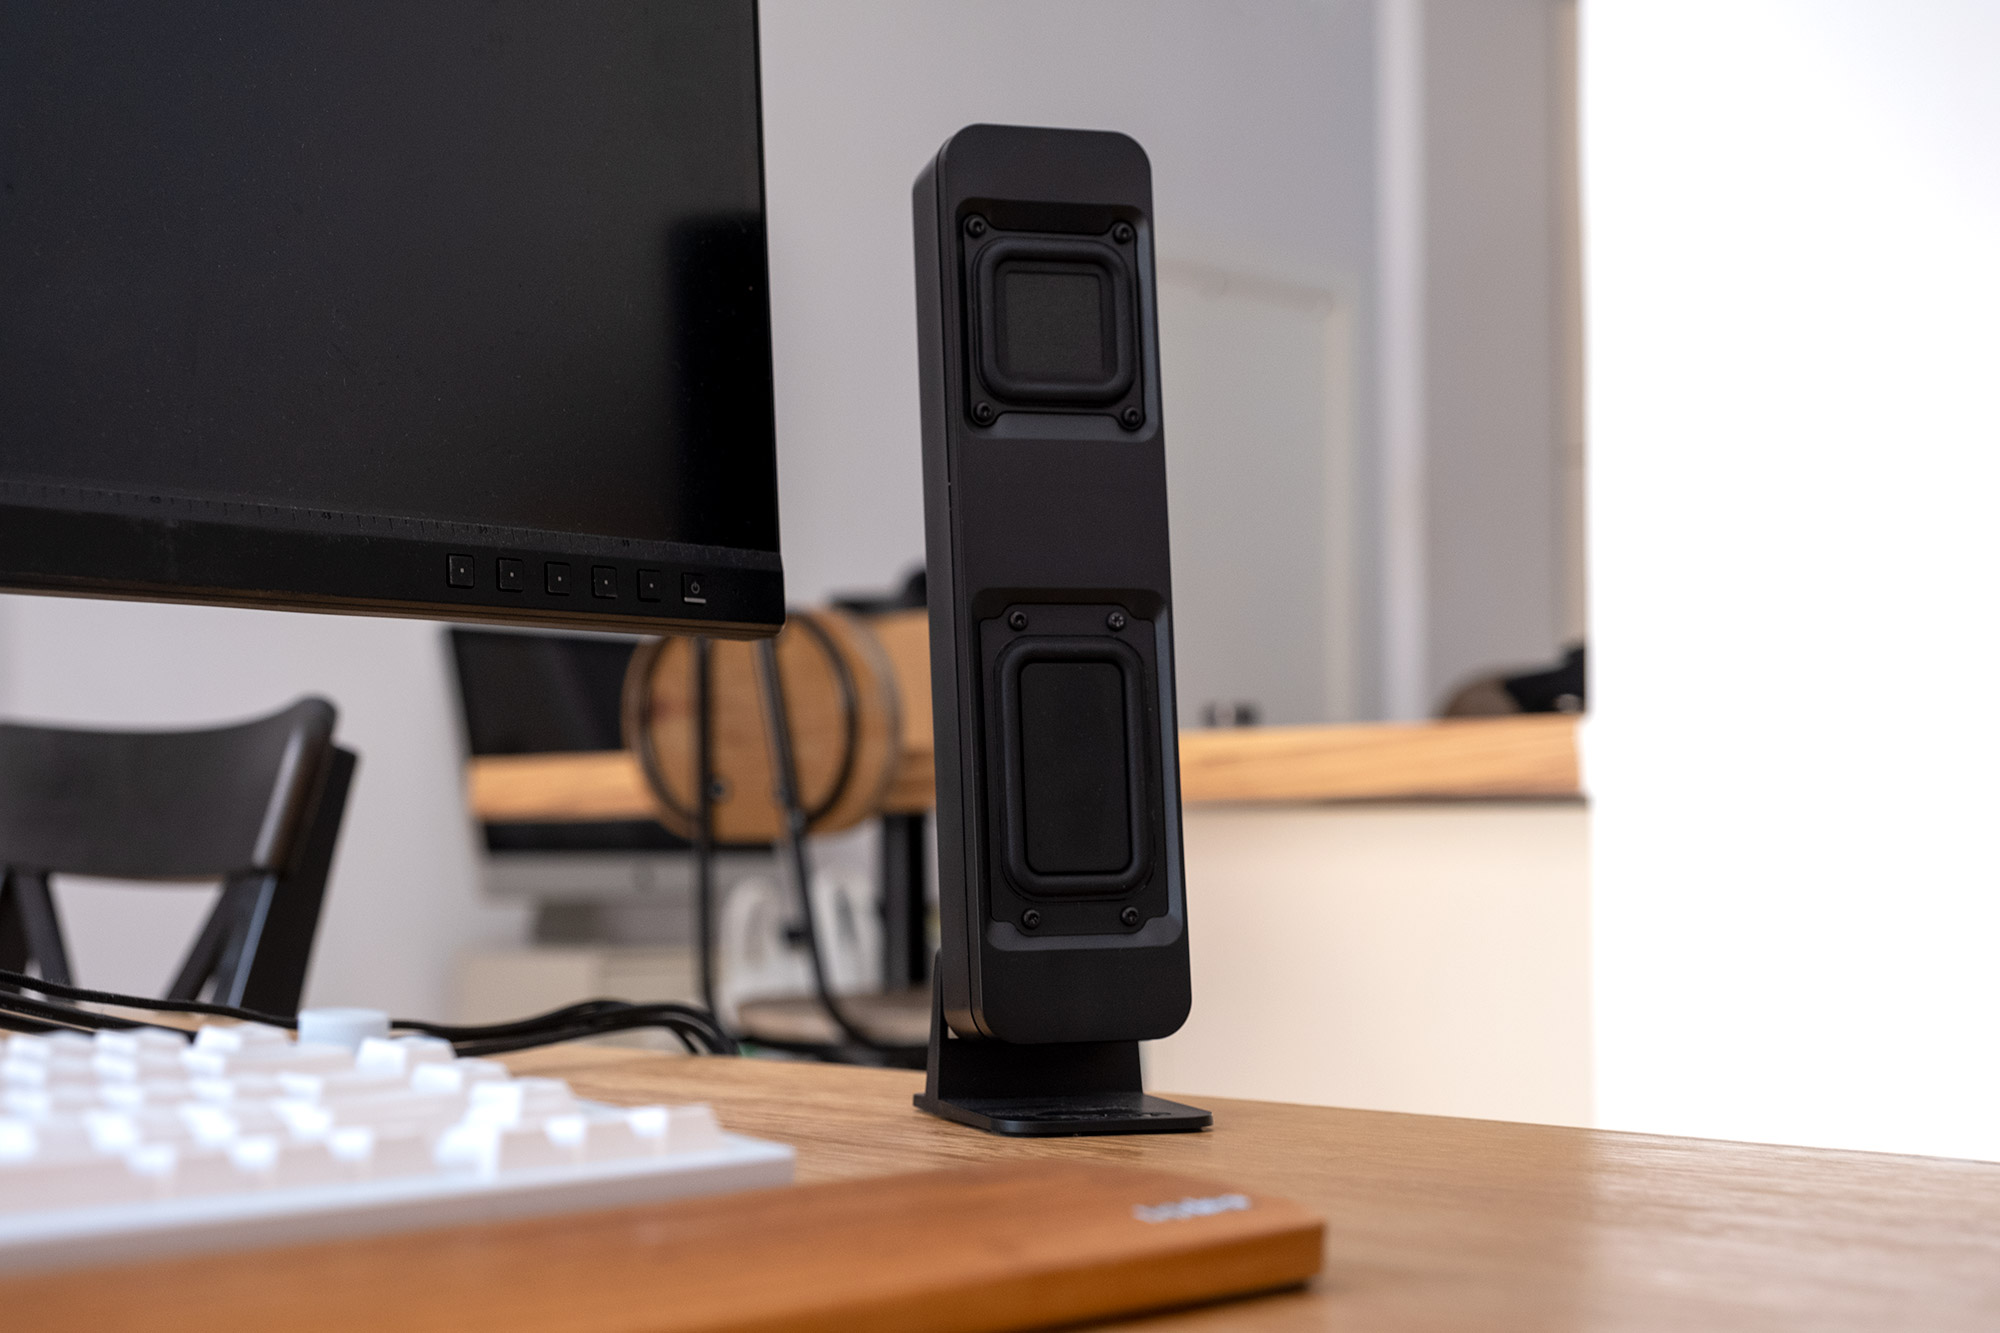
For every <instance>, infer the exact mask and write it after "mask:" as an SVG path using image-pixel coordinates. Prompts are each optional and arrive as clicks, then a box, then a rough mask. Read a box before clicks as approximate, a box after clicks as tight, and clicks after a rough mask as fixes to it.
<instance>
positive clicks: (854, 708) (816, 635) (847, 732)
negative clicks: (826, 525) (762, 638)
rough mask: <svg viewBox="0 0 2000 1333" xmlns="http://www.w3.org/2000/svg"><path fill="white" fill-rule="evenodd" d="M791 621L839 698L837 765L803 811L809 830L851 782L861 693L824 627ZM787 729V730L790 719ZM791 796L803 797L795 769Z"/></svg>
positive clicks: (802, 618)
mask: <svg viewBox="0 0 2000 1333" xmlns="http://www.w3.org/2000/svg"><path fill="white" fill-rule="evenodd" d="M790 623H794V624H796V625H797V626H798V627H799V628H800V629H801V630H802V631H804V633H805V635H806V637H807V638H809V639H811V640H812V641H813V642H814V643H815V644H817V645H818V647H819V651H820V656H822V657H824V658H826V664H827V666H828V667H829V668H830V669H831V670H832V672H833V686H834V692H835V693H836V694H837V695H838V696H839V698H840V766H839V767H838V768H837V769H835V771H834V775H833V785H832V786H831V787H829V788H828V789H827V793H826V796H825V797H824V798H823V799H821V801H820V802H819V804H817V805H815V806H813V808H812V809H810V810H808V811H806V812H805V822H806V827H807V828H808V829H810V828H811V827H812V826H813V825H814V824H817V823H819V821H820V820H822V819H824V818H826V815H827V812H828V811H830V810H832V809H833V807H834V806H836V805H838V804H840V798H841V797H842V796H844V795H846V794H847V788H848V784H849V783H851V782H853V781H854V759H855V755H856V753H857V752H858V751H859V750H860V748H861V696H860V692H859V691H858V690H856V688H855V685H854V673H853V672H852V671H851V670H849V669H848V666H847V659H846V658H845V657H844V656H842V655H841V652H840V648H839V646H838V645H836V644H835V643H834V641H833V636H832V635H830V634H828V633H827V632H826V627H825V626H824V625H822V624H820V623H819V621H817V620H815V619H814V618H813V617H812V616H811V615H810V614H805V615H796V616H793V617H791V621H790ZM771 651H772V655H773V661H775V660H776V653H777V649H776V648H775V647H773V648H772V650H771ZM786 728H787V730H789V729H790V723H789V721H788V722H787V723H786ZM792 795H793V797H794V799H798V800H802V799H803V798H802V797H801V796H800V794H799V790H798V773H797V771H796V769H795V770H794V771H793V774H792Z"/></svg>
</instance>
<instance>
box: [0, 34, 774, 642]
mask: <svg viewBox="0 0 2000 1333" xmlns="http://www.w3.org/2000/svg"><path fill="white" fill-rule="evenodd" d="M757 49H758V48H757V15H756V8H755V5H754V3H753V2H752V0H683V2H679V3H672V4H662V3H654V2H652V0H606V2H605V3H598V4H592V5H588V6H582V7H576V6H547V5H542V4H537V3H531V2H530V0H478V2H477V3H474V0H435V2H433V3H425V4H421V5H411V4H404V3H395V2H391V0H358V2H357V3H351V4H342V5H338V6H315V5H272V4H267V3H262V2H261V0H186V2H184V3H176V4H173V5H157V4H151V3H144V2H143V0H129V2H118V0H112V2H109V3H87V4H82V3H80V4H61V5H50V4H43V3H38V2H37V0H0V176H4V181H0V291H4V292H5V294H6V296H5V300H4V302H0V587H6V588H13V589H21V590H30V591H43V592H62V593H76V594H86V595H103V596H119V597H144V598H160V599H171V600H176V601H207V602H221V603H236V604H247V605H260V606H276V607H301V608H309V609H317V610H347V611H359V612H368V613H391V614H408V615H420V616H436V617H440V618H450V619H457V620H467V619H475V620H492V621H516V622H530V623H542V624H558V625H560V624H568V625H578V626H596V627H601V628H623V629H643V630H658V629H662V628H673V627H681V628H691V629H700V630H702V631H703V632H706V633H711V634H722V635H742V634H754V633H762V632H768V631H770V630H771V629H773V628H775V627H776V625H777V624H778V623H780V621H781V620H782V618H783V605H784V596H783V582H782V574H781V569H780V564H779V558H778V519H777V489H776V465H775V457H774V441H773V424H772V396H771V353H770V311H769V303H768V299H767V293H766V263H765V241H764V193H763V179H762V161H761V137H760V123H759V107H758V64H757Z"/></svg>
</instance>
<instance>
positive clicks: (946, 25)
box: [762, 0, 1379, 722]
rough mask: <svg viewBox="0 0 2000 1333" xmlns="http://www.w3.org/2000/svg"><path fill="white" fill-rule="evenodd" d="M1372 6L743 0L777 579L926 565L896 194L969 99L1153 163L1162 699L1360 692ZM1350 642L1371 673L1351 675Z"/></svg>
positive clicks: (1346, 708)
mask: <svg viewBox="0 0 2000 1333" xmlns="http://www.w3.org/2000/svg"><path fill="white" fill-rule="evenodd" d="M1372 11H1373V6H1372V4H1370V3H1369V2H1368V0H1318V2H1313V0H1283V2H1282V3H1272V2H1270V0H1260V2H1258V3H1240V2H1239V3H1228V4H1218V3H1212V2H1208V3H1204V2H1201V0H1170V2H1166V3H1161V2H1159V0H1113V2H1111V3H1100V4H1092V5H1087V6H1079V5H1076V4H1073V3H1067V2H1066V0H1063V2H1058V0H1023V2H1022V3H1007V4H979V5H970V4H958V5H945V4H937V3H933V2H932V0H850V2H849V3H843V4H839V5H827V4H824V3H818V2H816V0H768V2H767V3H766V4H765V5H764V6H763V10H762V15H763V18H762V23H763V49H764V131H765V162H766V169H767V177H768V180H769V190H770V196H769V206H770V235H771V264H772V275H771V286H772V300H773V317H774V324H775V332H776V347H775V353H776V366H777V374H778V436H779V477H780V490H781V497H782V507H781V514H782V521H783V527H784V543H785V560H786V568H787V576H788V583H789V585H790V591H791V595H792V597H793V599H794V600H795V601H810V600H812V599H815V598H817V597H820V596H823V595H825V594H826V593H828V592H839V591H851V590H856V589H868V588H875V587H882V586H885V585H887V584H888V583H890V582H891V581H892V580H894V579H897V578H899V577H900V575H901V573H902V572H903V571H904V570H905V569H907V568H908V567H910V566H912V565H915V564H917V563H919V562H921V560H922V558H923V511H922V505H921V487H920V482H921V478H920V465H919V455H918V449H919V445H918V429H919V419H918V414H917V367H916V317H915V288H914V282H915V279H914V271H913V270H914V265H913V260H912V252H911V244H912V242H911V216H910V187H911V184H912V183H913V182H914V180H915V178H916V175H917V173H918V171H919V170H921V169H922V167H923V166H924V164H925V163H926V162H928V161H929V160H930V159H931V158H932V157H934V156H935V155H936V153H937V150H938V148H939V146H940V145H941V144H942V143H943V142H944V141H945V139H947V138H948V137H950V135H952V134H953V133H955V132H957V131H958V130H959V129H960V128H962V127H963V126H965V125H967V124H971V123H974V122H978V121H992V122H999V123H1012V124H1029V125H1064V126H1076V127H1083V128H1100V129H1114V130H1122V131H1124V132H1126V133H1129V134H1131V135H1132V136H1133V137H1134V138H1136V139H1137V140H1138V141H1139V142H1140V143H1141V144H1142V145H1143V146H1144V147H1145V148H1146V150H1147V152H1148V154H1149V155H1150V157H1151V159H1152V163H1153V171H1154V191H1155V206H1156V216H1157V235H1158V253H1159V257H1160V264H1161V278H1162V286H1163V297H1162V303H1161V313H1160V324H1161V342H1162V350H1163V361H1164V372H1165V384H1164V386H1163V387H1164V392H1165V418H1166V433H1167V440H1168V449H1169V477H1168V482H1169V492H1170V494H1171V496H1172V506H1173V509H1172V519H1173V527H1172V531H1173V540H1174V560H1175V571H1174V572H1175V582H1176V598H1177V605H1176V610H1177V614H1178V623H1179V625H1180V631H1181V632H1180V639H1181V642H1182V644H1183V652H1184V658H1183V661H1182V663H1181V670H1180V673H1179V684H1180V687H1181V699H1182V712H1183V715H1184V717H1185V718H1187V719H1188V720H1189V721H1192V720H1193V719H1194V718H1196V717H1197V716H1198V715H1199V712H1200V707H1201V705H1202V704H1203V703H1204V702H1207V701H1210V700H1220V701H1234V700H1245V701H1251V702H1255V703H1256V704H1258V705H1259V706H1260V707H1261V709H1262V712H1263V715H1264V717H1265V718H1266V720H1269V721H1280V722H1312V721H1322V720H1326V719H1328V718H1331V717H1350V716H1357V715H1372V714H1373V713H1374V712H1375V711H1376V710H1377V708H1378V706H1379V705H1378V704H1377V701H1376V699H1375V697H1374V696H1375V692H1376V685H1375V679H1376V678H1375V673H1374V671H1373V670H1372V668H1373V666H1374V662H1373V657H1372V653H1371V651H1370V649H1369V648H1368V644H1369V643H1370V642H1371V641H1372V633H1373V631H1372V629H1371V627H1370V626H1369V625H1368V624H1367V623H1366V622H1365V620H1364V619H1363V618H1362V617H1361V616H1360V614H1359V612H1358V611H1357V594H1356V591H1355V585H1356V581H1357V579H1361V578H1365V577H1367V571H1368V570H1370V569H1372V568H1373V567H1374V562H1373V561H1372V560H1371V559H1370V558H1369V556H1368V553H1367V550H1366V547H1367V545H1368V543H1369V542H1370V541H1371V540H1372V532H1373V529H1372V526H1371V525H1369V524H1367V523H1366V522H1365V521H1364V517H1363V514H1362V512H1361V509H1362V501H1361V500H1360V499H1359V498H1358V496H1357V492H1356V489H1355V487H1356V485H1357V481H1356V477H1357V474H1358V473H1360V472H1365V470H1366V469H1365V465H1364V464H1363V463H1362V462H1361V461H1360V460H1359V457H1358V455H1359V453H1360V451H1361V450H1363V449H1365V447H1366V445H1365V441H1366V440H1367V439H1368V438H1370V436H1369V433H1368V431H1367V428H1366V424H1365V423H1366V418H1367V415H1368V413H1369V412H1370V410H1371V409H1370V407H1369V401H1368V391H1367V386H1366V383H1365V381H1363V380H1362V379H1360V378H1359V377H1358V376H1357V372H1356V364H1357V361H1358V360H1365V359H1366V358H1367V357H1368V356H1369V353H1368V351H1367V350H1366V346H1365V345H1366V344H1367V342H1368V341H1369V339H1370V337H1371V334H1370V332H1369V330H1370V328H1371V327H1372V324H1371V321H1372V319H1373V300H1372V294H1371V284H1372V280H1373V269H1374V259H1373V253H1374V225H1375V224H1374V216H1373V197H1374V174H1375V144H1374V132H1373V115H1374V106H1373V98H1374V77H1373V61H1374V49H1373V42H1372V38H1371V36H1370V33H1371V26H1372V22H1373V12H1372ZM1357 662H1359V663H1362V664H1365V665H1366V666H1367V667H1368V668H1370V669H1369V670H1368V671H1367V672H1366V673H1365V676H1364V675H1358V674H1357V673H1358V670H1359V668H1358V667H1357Z"/></svg>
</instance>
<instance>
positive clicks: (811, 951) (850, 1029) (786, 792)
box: [757, 639, 910, 1055]
mask: <svg viewBox="0 0 2000 1333" xmlns="http://www.w3.org/2000/svg"><path fill="white" fill-rule="evenodd" d="M757 681H758V684H759V685H760V686H762V688H763V696H764V730H765V733H766V735H767V737H768V738H769V740H770V743H771V778H772V785H773V788H774V790H773V792H772V795H773V796H774V797H775V798H776V800H777V803H778V814H779V817H780V828H781V830H782V832H783V841H784V844H785V851H786V853H787V855H788V857H789V859H790V860H791V863H792V878H793V880H794V881H795V882H796V883H797V885H798V890H799V903H800V907H801V908H802V910H803V912H804V915H805V935H806V956H807V958H808V959H810V960H811V962H812V974H813V989H814V991H815V993H816V995H817V998H818V999H819V1003H820V1007H821V1008H823V1009H825V1010H826V1014H827V1017H828V1018H831V1019H832V1020H833V1025H834V1027H836V1028H838V1029H839V1030H840V1033H841V1035H842V1036H844V1037H846V1038H847V1039H848V1040H849V1041H850V1042H852V1043H854V1044H855V1045H856V1046H859V1047H861V1048H862V1049H863V1050H868V1051H875V1052H877V1053H878V1054H882V1055H901V1054H903V1053H904V1052H905V1051H906V1050H908V1049H910V1048H907V1047H903V1046H898V1045H894V1044H892V1043H887V1042H883V1041H880V1040H878V1039H877V1038H876V1037H875V1036H874V1035H873V1034H872V1033H870V1032H868V1031H867V1030H866V1029H865V1028H863V1027H861V1026H860V1025H859V1024H857V1023H856V1022H855V1021H854V1020H853V1019H852V1018H850V1017H849V1016H848V1014H847V1011H846V1009H845V1008H844V1007H843V1006H842V1005H841V1004H840V1002H839V1001H838V1000H836V999H835V998H834V995H833V987H832V986H830V985H829V984H828V983H827V979H826V960H825V959H824V958H822V957H821V956H820V947H819V921H818V913H817V912H816V911H815V910H814V908H813V895H812V878H811V875H812V871H811V867H810V866H808V865H807V863H806V846H805V834H806V813H805V811H804V810H802V809H800V808H799V786H798V769H797V767H796V763H795V760H794V756H793V754H792V726H791V720H790V718H789V717H788V716H787V715H786V712H785V694H784V687H783V684H782V682H781V681H780V680H779V678H778V654H777V650H776V648H775V647H774V646H773V645H772V642H771V640H769V639H763V640H761V641H759V642H758V644H757Z"/></svg>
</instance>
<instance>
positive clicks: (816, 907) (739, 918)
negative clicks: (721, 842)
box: [716, 870, 882, 1022]
mask: <svg viewBox="0 0 2000 1333" xmlns="http://www.w3.org/2000/svg"><path fill="white" fill-rule="evenodd" d="M812 884H813V915H814V916H815V917H816V918H817V920H818V924H819V943H820V950H821V957H822V958H823V960H824V961H825V964H826V970H827V984H828V986H830V987H831V988H832V989H833V991H834V993H835V994H837V995H848V994H853V993H856V992H859V991H872V990H877V989H879V988H880V986H881V984H882V983H881V977H882V918H881V903H880V899H879V898H878V897H877V895H876V893H875V892H874V890H873V889H872V888H871V887H870V886H869V885H868V883H867V881H866V880H864V879H863V878H862V877H860V876H858V875H854V874H850V873H843V872H836V871H827V870H822V871H819V872H818V873H816V874H814V876H813V880H812ZM721 917H722V920H721V929H720V931H718V940H717V945H718V948H717V952H718V954H719V956H720V957H719V963H720V966H719V968H718V971H719V972H720V973H721V977H720V980H719V982H718V983H717V987H716V990H717V995H716V1004H717V1006H718V1007H719V1008H720V1009H721V1010H722V1012H723V1014H724V1015H725V1016H726V1017H727V1018H728V1019H729V1020H730V1021H731V1022H734V1021H735V1017H736V1010H737V1006H739V1005H741V1004H743V1003H744V1002H745V1001H747V1000H756V999H767V998H771V997H773V996H787V995H809V994H811V993H812V989H813V980H812V960H811V959H810V958H808V957H807V956H806V950H805V944H804V941H803V940H800V939H798V938H797V927H798V926H799V925H800V924H801V922H802V918H801V915H800V912H799V907H798V899H797V896H796V895H795V894H793V893H792V891H791V890H790V888H789V887H784V886H780V885H778V884H775V883H773V882H771V881H770V880H767V879H757V878H751V879H746V880H743V881H741V882H740V883H738V884H736V885H735V886H734V887H733V888H731V889H730V891H729V895H728V897H727V898H726V899H725V901H724V904H723V909H722V913H721Z"/></svg>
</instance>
